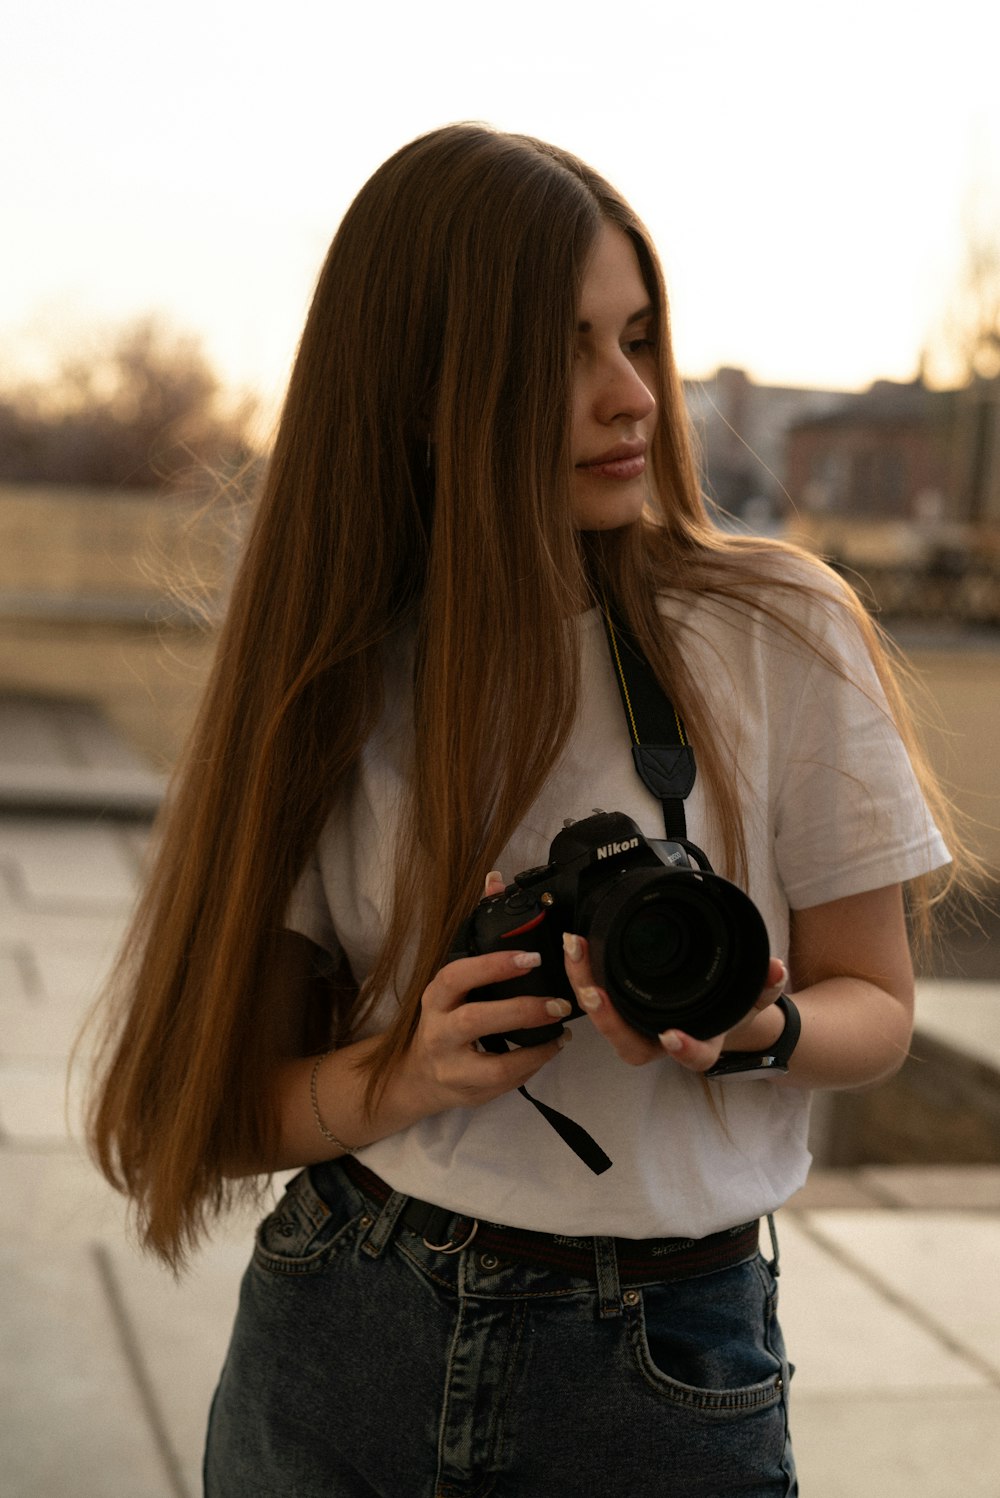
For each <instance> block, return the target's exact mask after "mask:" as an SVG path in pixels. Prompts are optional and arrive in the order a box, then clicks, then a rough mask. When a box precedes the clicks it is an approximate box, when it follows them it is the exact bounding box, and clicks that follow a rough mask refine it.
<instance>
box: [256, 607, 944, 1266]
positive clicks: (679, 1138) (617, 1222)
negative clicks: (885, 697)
mask: <svg viewBox="0 0 1000 1498" xmlns="http://www.w3.org/2000/svg"><path fill="white" fill-rule="evenodd" d="M795 607H796V609H797V611H799V612H800V613H801V615H802V618H803V620H804V621H805V622H806V624H807V627H809V628H812V629H814V630H820V631H821V632H822V634H823V636H824V637H825V639H826V640H827V641H828V642H832V643H834V644H835V647H836V648H837V649H838V651H839V654H840V656H841V657H842V658H843V659H844V660H845V661H846V662H847V665H848V669H849V670H850V672H851V674H852V676H853V678H854V681H855V682H857V683H858V684H859V685H852V684H849V683H846V682H844V681H843V680H842V679H840V678H839V677H838V676H837V675H836V674H835V673H834V672H833V671H831V670H830V669H829V668H828V667H827V666H826V665H824V664H823V662H822V661H820V660H819V659H818V658H817V657H816V655H815V653H814V652H812V651H810V650H807V649H806V648H805V647H804V646H802V645H801V644H799V643H797V642H796V641H795V640H793V639H792V638H790V637H789V635H788V634H787V633H786V632H783V631H778V630H777V629H775V627H774V626H771V625H770V624H768V623H767V622H766V621H765V620H764V619H763V618H762V617H760V616H758V615H756V614H752V615H748V613H747V612H746V611H745V610H740V611H737V612H734V610H733V609H732V608H728V607H725V606H721V605H719V604H718V603H717V602H716V603H713V602H712V601H711V600H704V599H700V598H693V599H692V598H685V599H683V601H682V600H680V599H678V598H665V599H664V600H662V602H661V612H662V613H663V615H664V618H665V622H666V626H667V628H668V629H671V632H672V634H673V637H674V639H675V640H676V641H677V646H678V648H682V649H683V650H684V652H685V660H686V662H687V664H688V665H689V667H690V668H691V669H692V670H693V671H694V673H695V676H696V679H697V680H698V682H699V683H700V685H701V686H702V688H703V689H704V690H705V691H706V692H707V694H708V697H709V700H710V703H711V708H712V713H713V717H714V720H715V721H716V723H717V724H718V725H719V728H720V731H721V732H722V733H724V735H725V736H726V739H727V741H728V742H729V743H732V744H734V745H735V747H736V756H737V762H738V765H739V769H740V772H741V782H742V784H741V797H742V804H743V807H744V818H745V827H746V834H747V844H748V854H749V882H748V893H749V894H750V896H751V898H752V899H753V900H754V901H755V903H756V904H757V906H758V908H759V910H760V912H761V914H762V915H763V917H764V920H765V923H766V925H767V929H768V933H769V935H770V940H771V951H772V954H773V955H775V956H779V957H786V956H787V952H788V937H789V910H790V909H799V908H803V907H806V906H811V905H818V904H822V903H824V902H826V901H829V900H836V899H839V898H841V897H843V896H846V895H852V894H858V893H860V892H862V891H864V890H870V889H877V888H879V887H881V886H883V885H887V884H895V883H897V882H899V881H902V880H905V879H910V878H913V877H915V876H917V875H918V874H921V873H926V872H929V871H930V870H931V869H934V868H937V867H939V866H940V865H942V864H944V863H946V862H947V861H948V853H947V850H946V848H945V846H944V844H943V842H942V840H941V837H940V834H939V833H938V831H937V829H936V827H935V826H934V824H933V822H932V821H931V819H930V816H929V813H928V811H927V809H926V806H925V804H924V802H923V799H922V797H921V796H920V793H919V790H918V787H917V784H916V781H915V778H914V775H913V771H912V769H911V767H910V764H909V760H908V758H907V756H906V753H905V751H904V749H903V746H902V744H901V743H900V740H899V738H898V735H897V734H896V731H895V729H894V727H893V726H892V724H891V722H890V720H889V718H888V716H887V714H886V712H885V710H884V708H883V707H881V706H880V705H878V704H880V703H881V701H882V699H881V693H880V691H879V688H878V686H877V681H876V678H875V675H874V671H873V669H872V667H871V665H870V662H869V660H868V656H867V652H866V651H865V649H864V646H863V644H862V643H861V641H860V639H859V638H857V637H856V635H855V634H854V631H853V629H852V628H851V627H850V626H845V625H843V624H841V623H838V624H837V625H834V624H833V623H832V622H831V621H830V620H829V619H828V618H827V617H826V613H825V611H824V610H822V609H821V608H820V607H819V606H818V605H816V604H814V603H813V604H810V603H808V602H801V603H799V604H797V605H795ZM678 620H684V621H685V623H686V624H689V625H690V626H691V627H690V628H687V627H685V628H683V629H678V628H676V621H678ZM578 628H579V641H580V651H581V665H582V671H581V681H582V689H581V695H580V701H579V704H578V715H577V720H576V723H575V726H574V729H573V732H572V735H571V737H570V740H569V742H568V744H567V747H566V750H565V753H564V754H563V756H562V758H561V760H560V762H559V763H558V765H557V766H556V767H555V769H554V770H553V772H552V774H551V775H550V776H549V778H548V780H547V781H546V783H545V785H544V787H543V789H542V792H541V794H540V795H539V797H538V799H537V801H536V802H535V804H534V805H533V806H532V807H531V809H530V810H529V812H528V814H527V816H526V817H525V819H524V822H523V823H522V825H521V827H520V828H519V829H518V832H517V834H516V835H515V836H514V837H513V838H512V839H511V841H510V843H509V845H508V847H507V848H506V849H504V851H503V853H502V854H501V856H500V858H499V859H498V861H497V866H498V867H499V868H500V869H501V870H502V871H503V873H504V876H505V878H506V879H507V880H508V881H509V880H510V879H511V878H512V877H513V876H514V874H515V873H518V872H519V871H520V870H522V869H527V868H530V867H532V866H535V865H538V864H542V863H545V862H547V860H548V852H549V846H550V843H551V841H552V838H553V837H554V836H555V834H556V832H558V831H559V829H560V828H561V827H562V825H563V823H564V821H565V819H566V818H569V817H572V818H574V819H580V818H583V817H586V816H588V815H590V813H591V812H592V811H593V810H594V808H601V809H602V810H605V811H620V812H625V813H626V814H627V815H628V816H630V817H632V818H633V819H634V820H635V821H636V822H637V823H638V825H639V827H640V829H641V830H642V832H643V833H644V834H645V835H646V836H647V837H652V838H662V837H663V835H664V831H663V813H662V808H661V805H660V803H659V802H658V801H657V800H656V799H655V798H654V797H653V796H652V795H651V794H650V792H649V791H648V790H647V789H646V787H645V786H644V785H643V783H642V782H641V781H640V779H639V778H638V775H637V774H636V772H635V769H634V767H633V763H632V756H631V752H630V740H629V735H628V731H627V727H626V723H625V718H624V714H623V709H622V706H621V700H620V698H619V695H618V689H617V686H616V683H615V678H614V675H613V671H612V666H611V661H610V657H609V654H608V649H607V645H606V642H605V637H604V632H603V628H602V624H601V620H600V616H599V614H598V612H597V611H596V610H593V611H591V612H589V613H586V614H583V615H581V617H580V619H579V621H578ZM409 671H410V657H409V652H408V651H407V650H406V649H405V648H404V647H403V646H401V647H400V649H399V650H398V652H396V654H395V655H393V656H392V657H391V658H389V659H387V663H386V704H387V706H386V711H385V714H384V717H383V721H382V723H381V725H380V727H379V729H378V731H377V732H376V733H375V734H373V736H372V738H371V739H370V740H369V743H368V745H367V746H366V749H365V751H364V754H363V755H362V758H361V762H360V764H359V766H358V768H357V771H356V774H355V780H354V783H353V786H352V788H351V792H350V794H349V795H348V797H347V798H346V802H345V803H344V804H343V805H342V806H341V808H340V810H339V811H338V813H337V814H336V815H335V816H334V817H332V818H331V820H330V822H329V823H328V825H327V826H326V828H325V829H324V831H323V834H322V836H321V838H320V842H319V845H318V847H317V849H316V852H315V854H314V856H313V858H312V859H311V860H310V862H309V864H308V865H307V867H306V869H305V871H304V873H303V875H302V878H301V879H300V881H299V883H298V885H297V886H296V890H295V892H294V893H293V897H292V901H291V903H290V907H289V911H288V914H287V919H286V924H287V925H288V926H289V927H290V928H291V929H293V930H296V931H299V932H301V933H302V934H304V935H305V936H308V937H310V938H311V939H312V940H313V941H314V942H316V943H318V944H319V945H320V946H322V947H325V948H326V949H327V950H328V951H330V952H336V951H337V950H338V949H342V950H343V951H344V952H345V953H346V955H347V958H348V960H349V962H350V965H351V969H352V972H353V973H354V976H355V978H356V979H357V980H358V981H359V982H360V981H361V980H363V979H364V978H365V976H366V975H367V974H368V973H369V972H370V971H371V968H372V965H373V962H374V958H375V954H376V951H377V949H378V947H379V944H380V941H381V939H382V936H383V933H384V930H385V924H386V918H387V904H388V901H387V891H389V890H390V889H391V887H392V880H391V873H392V859H393V855H394V849H395V845H396V825H397V823H396V816H397V808H398V806H399V804H400V801H401V799H402V798H404V797H405V796H406V794H407V787H406V783H405V779H404V764H405V760H406V746H407V741H408V736H409V724H410V721H411V707H410V694H409V687H408V683H409ZM868 693H871V694H872V695H873V696H874V698H875V702H874V703H873V702H872V701H871V700H870V698H869V696H868V695H866V694H868ZM694 748H695V756H696V758H697V744H696V745H695V746H694ZM685 811H686V817H687V830H688V837H689V838H690V839H691V840H692V841H693V842H695V843H696V844H698V845H699V846H700V847H701V848H703V849H704V850H705V852H706V853H707V854H708V856H709V858H710V860H711V862H712V864H713V866H714V867H715V868H717V869H721V865H722V849H721V845H720V840H719V837H718V834H717V830H716V827H715V824H714V819H713V815H712V808H711V807H710V806H709V805H707V804H706V800H705V785H704V782H703V780H702V779H701V778H696V781H695V785H694V789H693V791H692V793H691V795H690V796H689V798H688V800H687V802H686V804H685ZM388 1018H389V1016H388V1014H387V1012H386V1011H385V1009H383V1010H382V1012H381V1013H378V1012H376V1013H375V1015H374V1016H373V1017H372V1018H371V1020H370V1022H369V1024H368V1026H367V1027H366V1030H365V1032H363V1033H370V1032H371V1031H373V1030H378V1029H381V1028H384V1027H385V1025H386V1024H387V1023H388ZM572 1028H573V1031H574V1034H573V1041H572V1044H571V1045H569V1046H567V1047H566V1048H565V1050H564V1051H562V1052H560V1054H559V1055H558V1056H556V1057H555V1059H554V1060H552V1061H550V1062H549V1063H548V1064H547V1065H546V1066H545V1067H543V1069H542V1070H541V1072H539V1073H538V1074H537V1075H536V1076H535V1078H534V1079H533V1081H532V1083H531V1084H530V1086H531V1090H532V1092H533V1093H534V1094H535V1095H536V1096H537V1097H538V1098H540V1099H541V1100H542V1101H543V1102H545V1103H548V1104H549V1105H550V1106H552V1107H554V1108H557V1109H558V1110H560V1111H561V1112H563V1113H566V1114H568V1115H569V1116H570V1117H571V1118H573V1119H575V1120H576V1121H577V1122H578V1123H580V1124H582V1125H583V1126H584V1128H586V1129H587V1130H589V1132H590V1133H591V1134H592V1135H593V1136H594V1138H595V1139H596V1140H597V1141H598V1143H599V1144H600V1145H601V1146H602V1147H603V1148H604V1150H606V1152H607V1153H608V1155H610V1157H611V1159H612V1161H613V1162H614V1163H613V1165H612V1168H611V1169H609V1170H607V1171H605V1172H604V1173H603V1174H602V1175H599V1176H597V1175H594V1174H592V1172H591V1171H590V1170H589V1169H588V1168H587V1166H586V1165H584V1164H583V1162H582V1161H581V1160H579V1159H578V1158H577V1157H576V1155H575V1154H573V1152H572V1151H571V1150H570V1149H569V1148H568V1147H567V1145H566V1144H565V1143H564V1142H563V1141H562V1140H561V1139H560V1138H559V1137H558V1135H557V1134H556V1133H555V1132H554V1130H553V1129H552V1128H551V1127H550V1126H549V1125H548V1124H547V1123H546V1122H545V1120H544V1119H543V1118H542V1117H541V1116H540V1115H539V1113H538V1112H537V1110H536V1109H534V1108H533V1107H531V1105H530V1104H529V1103H528V1102H527V1101H526V1100H525V1099H524V1098H522V1097H521V1096H519V1095H518V1094H517V1093H516V1092H514V1093H510V1094H508V1095H506V1096H504V1097H501V1098H497V1099H496V1100H495V1101H493V1102H491V1103H488V1104H487V1105H486V1106H484V1107H481V1108H472V1109H463V1108H454V1109H451V1110H450V1111H448V1112H445V1113H441V1114H437V1115H435V1116H434V1117H431V1118H427V1119H424V1120H422V1121H421V1122H420V1123H417V1124H414V1125H413V1126H412V1127H411V1128H409V1129H405V1130H403V1131H402V1132H400V1133H397V1134H393V1135H391V1136H390V1137H389V1138H386V1139H382V1140H379V1141H378V1143H376V1144H373V1145H369V1146H368V1147H367V1148H365V1149H362V1150H360V1151H359V1158H360V1159H361V1160H363V1161H364V1163H365V1164H366V1165H368V1166H369V1167H370V1168H371V1169H372V1170H374V1171H376V1172H377V1173H378V1174H379V1175H380V1176H382V1177H383V1179H384V1180H385V1181H387V1182H388V1183H389V1185H390V1186H392V1187H393V1188H394V1189H396V1190H400V1191H405V1192H406V1193H408V1194H409V1195H411V1196H417V1197H422V1198H423V1199H424V1200H427V1201H431V1202H434V1203H436V1204H437V1205H439V1206H443V1207H447V1208H449V1209H450V1210H453V1211H456V1212H462V1213H465V1214H467V1215H469V1216H472V1217H480V1218H483V1219H484V1220H488V1221H493V1222H503V1223H508V1224H510V1225H512V1226H515V1227H522V1228H532V1229H536V1230H539V1231H544V1232H555V1233H562V1234H568V1235H573V1236H590V1235H595V1234H600V1235H617V1236H619V1237H624V1238H647V1237H655V1236H660V1235H683V1236H690V1237H695V1238H697V1237H702V1236H704V1235H705V1234H707V1233H711V1232H715V1231H717V1230H719V1229H722V1228H726V1227H730V1226H733V1225H734V1224H736V1223H739V1222H743V1221H746V1220H748V1219H750V1218H754V1217H757V1216H760V1215H762V1214H763V1213H765V1212H769V1211H772V1210H774V1209H775V1208H777V1207H779V1206H780V1205H781V1203H782V1202H784V1201H785V1200H786V1199H787V1198H788V1197H789V1196H790V1195H791V1193H792V1192H794V1191H795V1190H797V1189H798V1187H799V1186H800V1185H801V1184H802V1183H803V1181H804V1180H805V1177H806V1173H807V1171H808V1167H809V1162H810V1157H809V1152H808V1149H807V1145H806V1135H807V1125H808V1114H809V1099H810V1094H809V1092H808V1091H807V1090H804V1089H799V1088H796V1087H791V1086H788V1085H784V1086H781V1087H775V1086H773V1085H771V1084H770V1083H769V1082H768V1081H767V1080H766V1079H758V1078H755V1079H752V1080H751V1079H746V1078H743V1079H741V1078H738V1077H737V1078H730V1079H726V1080H722V1081H719V1082H716V1083H712V1084H709V1085H710V1091H711V1098H712V1100H714V1103H715V1107H714V1108H713V1104H712V1101H710V1098H709V1096H708V1091H709V1089H708V1088H706V1085H705V1083H704V1081H703V1080H702V1079H701V1078H700V1077H698V1076H696V1075H694V1074H692V1073H690V1072H687V1071H684V1070H683V1069H681V1068H680V1067H678V1066H676V1065H675V1064H673V1063H671V1062H669V1061H668V1060H666V1059H664V1060H663V1061H662V1062H653V1063H651V1064H650V1065H647V1066H643V1067H631V1066H627V1065H625V1063H624V1062H622V1061H620V1060H619V1059H618V1057H617V1056H616V1055H615V1053H614V1052H613V1051H612V1050H611V1048H610V1046H609V1045H608V1044H607V1043H606V1042H605V1041H604V1039H603V1038H602V1037H601V1036H600V1035H599V1034H598V1033H597V1031H596V1030H595V1029H594V1028H593V1026H592V1025H591V1024H590V1022H589V1021H588V1020H587V1019H585V1018H582V1019H578V1020H576V1021H574V1022H573V1026H572ZM360 1033H362V1032H359V1034H360Z"/></svg>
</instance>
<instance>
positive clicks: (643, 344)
mask: <svg viewBox="0 0 1000 1498" xmlns="http://www.w3.org/2000/svg"><path fill="white" fill-rule="evenodd" d="M655 346H656V345H655V343H654V341H653V339H652V338H630V339H629V340H628V342H627V343H626V344H625V352H626V353H627V354H641V353H642V352H643V350H644V349H651V348H655Z"/></svg>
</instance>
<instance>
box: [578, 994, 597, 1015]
mask: <svg viewBox="0 0 1000 1498" xmlns="http://www.w3.org/2000/svg"><path fill="white" fill-rule="evenodd" d="M579 998H580V1004H581V1007H582V1008H584V1009H589V1010H590V1012H591V1014H593V1013H595V1011H596V1010H598V1009H600V1007H601V996H600V994H599V993H598V991H597V989H596V988H581V989H580V995H579Z"/></svg>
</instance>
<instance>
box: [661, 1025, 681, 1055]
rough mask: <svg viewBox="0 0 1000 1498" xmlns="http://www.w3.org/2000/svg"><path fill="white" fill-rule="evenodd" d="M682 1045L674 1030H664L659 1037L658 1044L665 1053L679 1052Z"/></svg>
mask: <svg viewBox="0 0 1000 1498" xmlns="http://www.w3.org/2000/svg"><path fill="white" fill-rule="evenodd" d="M683 1043H684V1042H683V1041H682V1040H681V1038H680V1036H679V1035H678V1033H677V1031H676V1030H664V1032H663V1034H662V1035H661V1036H660V1044H661V1046H662V1047H663V1049H664V1050H665V1051H679V1050H680V1048H681V1046H682V1045H683Z"/></svg>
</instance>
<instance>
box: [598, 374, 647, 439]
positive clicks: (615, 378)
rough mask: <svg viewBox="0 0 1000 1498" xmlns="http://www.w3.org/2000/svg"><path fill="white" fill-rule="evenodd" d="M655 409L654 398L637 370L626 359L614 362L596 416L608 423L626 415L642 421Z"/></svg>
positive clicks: (628, 418) (602, 391)
mask: <svg viewBox="0 0 1000 1498" xmlns="http://www.w3.org/2000/svg"><path fill="white" fill-rule="evenodd" d="M655 410H656V397H655V395H654V394H653V392H652V391H651V390H650V388H649V386H648V385H647V384H646V383H645V382H644V381H643V379H642V377H641V375H640V374H639V371H638V370H637V369H636V368H635V367H634V366H633V365H632V364H631V363H630V362H629V361H628V360H627V359H625V358H623V359H622V360H621V362H620V363H619V362H616V363H615V366H614V368H613V369H610V370H609V371H608V376H607V379H606V381H605V382H604V385H603V387H602V389H601V392H600V395H599V398H598V412H597V414H598V416H599V418H600V420H601V421H603V422H605V423H607V422H612V421H618V420H621V419H622V418H625V419H627V420H629V421H643V420H644V419H645V418H646V417H647V416H649V415H651V413H652V412H653V411H655Z"/></svg>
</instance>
